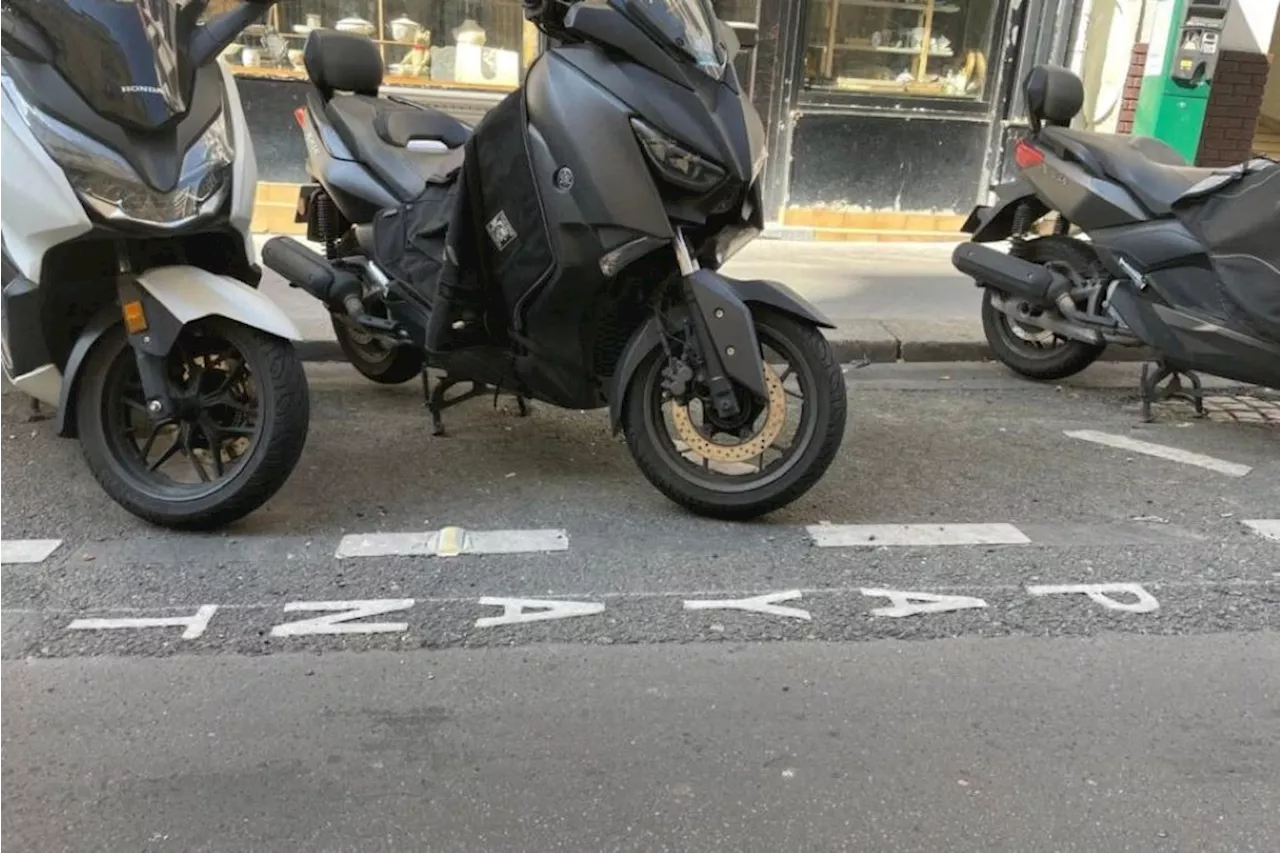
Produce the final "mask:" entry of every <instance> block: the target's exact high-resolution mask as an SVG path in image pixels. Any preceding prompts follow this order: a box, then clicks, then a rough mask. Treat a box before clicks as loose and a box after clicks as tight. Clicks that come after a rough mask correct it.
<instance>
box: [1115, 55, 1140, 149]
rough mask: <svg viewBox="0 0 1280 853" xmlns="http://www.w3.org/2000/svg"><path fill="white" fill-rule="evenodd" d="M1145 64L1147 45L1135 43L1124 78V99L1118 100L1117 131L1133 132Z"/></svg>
mask: <svg viewBox="0 0 1280 853" xmlns="http://www.w3.org/2000/svg"><path fill="white" fill-rule="evenodd" d="M1146 64H1147V46H1146V45H1145V44H1135V45H1134V46H1133V55H1132V56H1131V57H1130V58H1129V74H1128V75H1127V76H1126V77H1125V78H1124V100H1122V101H1121V102H1120V117H1119V119H1117V124H1116V132H1117V133H1132V132H1133V116H1134V114H1135V113H1136V112H1137V111H1138V95H1139V94H1140V93H1141V92H1142V69H1143V68H1144V67H1145V66H1146Z"/></svg>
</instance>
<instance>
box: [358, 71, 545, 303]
mask: <svg viewBox="0 0 1280 853" xmlns="http://www.w3.org/2000/svg"><path fill="white" fill-rule="evenodd" d="M525 124H526V120H525V112H524V91H523V90H516V91H515V92H512V93H511V94H510V95H508V96H507V97H505V98H503V99H502V101H501V102H500V103H498V104H497V105H496V106H494V107H493V108H492V109H491V110H489V112H488V113H486V114H485V117H484V119H483V120H481V122H480V123H479V124H478V125H477V126H476V129H475V132H474V133H473V134H472V135H471V137H470V139H468V140H467V143H466V146H465V148H464V156H463V164H462V167H461V168H460V169H458V170H456V171H454V172H453V173H451V174H450V175H448V176H446V177H444V178H440V179H437V180H435V181H431V182H428V183H427V187H426V189H425V191H424V192H423V194H422V195H421V196H419V197H418V198H416V199H414V200H413V201H411V202H409V203H408V204H405V205H402V206H401V207H398V208H393V209H391V210H387V211H384V212H382V213H381V214H379V215H378V217H377V218H376V219H375V220H374V245H375V251H374V255H375V260H376V261H377V262H378V265H379V266H380V267H382V269H383V270H384V271H386V272H387V274H388V275H391V276H394V277H395V278H397V279H399V280H400V281H402V282H404V283H405V284H407V285H409V286H410V287H412V288H413V289H414V290H416V291H417V292H418V293H419V294H422V295H423V297H424V298H425V299H426V300H427V302H428V303H434V302H436V301H437V299H440V300H442V301H450V300H455V299H461V300H463V301H466V302H469V303H472V304H483V305H486V306H487V307H488V308H489V309H491V310H494V311H496V312H498V313H500V314H501V315H502V316H503V321H504V325H505V323H512V322H516V323H517V324H518V319H517V318H515V317H514V312H515V307H516V304H517V303H518V302H519V300H520V299H521V298H522V297H523V296H524V295H525V294H526V293H527V292H528V291H529V290H530V289H532V288H534V287H537V286H538V285H539V284H540V283H541V282H542V281H543V280H545V279H546V278H547V276H548V275H549V274H550V273H551V272H552V270H553V269H554V256H553V254H552V250H551V245H550V240H549V237H548V235H547V232H546V222H545V220H544V217H543V213H542V204H541V201H540V199H539V197H538V191H537V187H536V185H535V183H534V176H533V167H532V164H531V162H530V157H529V154H528V149H527V147H526V139H525ZM446 244H447V245H448V251H447V252H446ZM517 327H518V325H517Z"/></svg>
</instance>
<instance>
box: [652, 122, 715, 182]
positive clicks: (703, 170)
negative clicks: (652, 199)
mask: <svg viewBox="0 0 1280 853" xmlns="http://www.w3.org/2000/svg"><path fill="white" fill-rule="evenodd" d="M631 127H632V128H634V129H635V132H636V136H637V137H638V138H639V140H640V147H641V148H643V149H644V153H645V154H646V155H647V156H648V157H649V162H650V163H652V164H653V165H654V166H655V167H656V168H657V170H658V172H659V173H660V174H661V175H662V176H663V177H664V178H666V179H667V180H669V181H671V183H673V184H675V185H676V186H680V187H684V188H685V189H687V190H694V191H695V192H707V191H709V190H712V189H714V188H715V187H716V185H717V184H719V183H720V182H721V181H723V180H724V179H725V174H726V173H725V171H724V169H721V168H720V167H719V166H717V165H716V164H715V163H712V162H711V161H710V160H708V159H707V158H705V157H702V156H701V155H698V154H694V153H693V152H692V151H690V150H689V149H688V148H685V147H684V146H683V145H681V144H680V143H678V142H676V141H675V140H674V139H672V138H671V137H669V136H667V135H666V134H665V133H663V132H662V131H660V130H658V129H657V128H654V127H651V126H650V125H648V124H645V123H644V122H643V121H641V120H640V119H638V118H633V119H631Z"/></svg>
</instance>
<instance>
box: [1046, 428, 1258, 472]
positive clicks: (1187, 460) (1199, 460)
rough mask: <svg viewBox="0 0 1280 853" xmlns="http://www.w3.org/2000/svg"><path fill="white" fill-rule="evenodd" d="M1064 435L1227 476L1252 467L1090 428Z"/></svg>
mask: <svg viewBox="0 0 1280 853" xmlns="http://www.w3.org/2000/svg"><path fill="white" fill-rule="evenodd" d="M1065 435H1066V436H1067V437H1068V438H1078V439H1080V440H1081V441H1091V442H1093V443H1094V444H1102V445H1105V446H1107V447H1113V448H1115V449H1116V450H1126V451H1128V452H1130V453H1141V454H1142V455H1144V456H1155V457H1157V458H1159V459H1167V460H1168V461H1170V462H1180V463H1182V464H1183V465H1195V466H1196V467H1198V468H1204V469H1206V470H1209V471H1214V472H1216V473H1218V474H1226V475H1227V476H1228V477H1243V476H1245V475H1246V474H1248V473H1249V472H1250V471H1252V470H1253V469H1252V468H1251V467H1249V466H1248V465H1241V464H1240V463H1239V462H1228V461H1227V460H1225V459H1219V458H1217V457H1216V456H1205V455H1204V454H1203V453H1192V452H1191V451H1190V450H1182V449H1181V448H1178V447H1169V446H1168V445H1165V444H1154V443H1152V442H1150V441H1139V440H1138V439H1136V438H1129V437H1128V436H1124V435H1112V434H1111V433H1109V432H1098V431H1097V430H1092V429H1077V430H1066V431H1065Z"/></svg>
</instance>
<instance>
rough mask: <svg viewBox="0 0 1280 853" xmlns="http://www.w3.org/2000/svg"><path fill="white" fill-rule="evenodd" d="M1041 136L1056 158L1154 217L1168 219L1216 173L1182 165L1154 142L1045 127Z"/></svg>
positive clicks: (1177, 157) (1169, 150) (1171, 151)
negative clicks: (1111, 184) (1117, 188)
mask: <svg viewBox="0 0 1280 853" xmlns="http://www.w3.org/2000/svg"><path fill="white" fill-rule="evenodd" d="M1040 138H1041V139H1042V140H1043V141H1044V142H1045V143H1046V144H1047V145H1048V146H1049V147H1050V148H1052V149H1053V151H1054V153H1055V154H1058V155H1059V156H1061V157H1064V158H1066V159H1069V160H1073V161H1075V162H1076V163H1079V164H1080V165H1081V166H1083V167H1084V168H1085V169H1086V170H1087V171H1089V172H1090V173H1092V174H1093V175H1095V176H1097V177H1100V178H1108V179H1110V180H1113V181H1115V182H1117V183H1119V184H1120V185H1121V186H1123V187H1124V188H1125V189H1127V190H1129V191H1130V192H1131V193H1133V195H1134V196H1135V197H1137V199H1138V201H1139V202H1141V203H1142V206H1143V207H1145V208H1146V209H1147V210H1148V211H1150V212H1151V214H1152V215H1153V216H1169V215H1171V214H1172V213H1173V205H1174V203H1175V202H1176V201H1177V200H1178V199H1179V198H1181V197H1182V195H1183V194H1184V193H1186V192H1187V190H1189V189H1191V188H1192V187H1194V186H1195V185H1196V184H1198V183H1200V181H1202V180H1204V179H1205V178H1207V177H1208V176H1210V175H1212V174H1214V173H1215V171H1216V170H1214V169H1201V168H1197V167H1195V166H1189V165H1187V161H1186V160H1185V159H1183V157H1182V155H1181V154H1179V153H1178V152H1177V151H1175V150H1174V149H1172V148H1170V147H1169V146H1168V145H1166V144H1165V143H1163V142H1161V141H1160V140H1158V139H1152V138H1150V137H1146V136H1122V135H1116V134H1110V133H1091V132H1089V131H1084V130H1072V129H1071V128H1068V127H1055V126H1049V127H1045V128H1043V129H1042V130H1041V131H1040Z"/></svg>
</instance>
